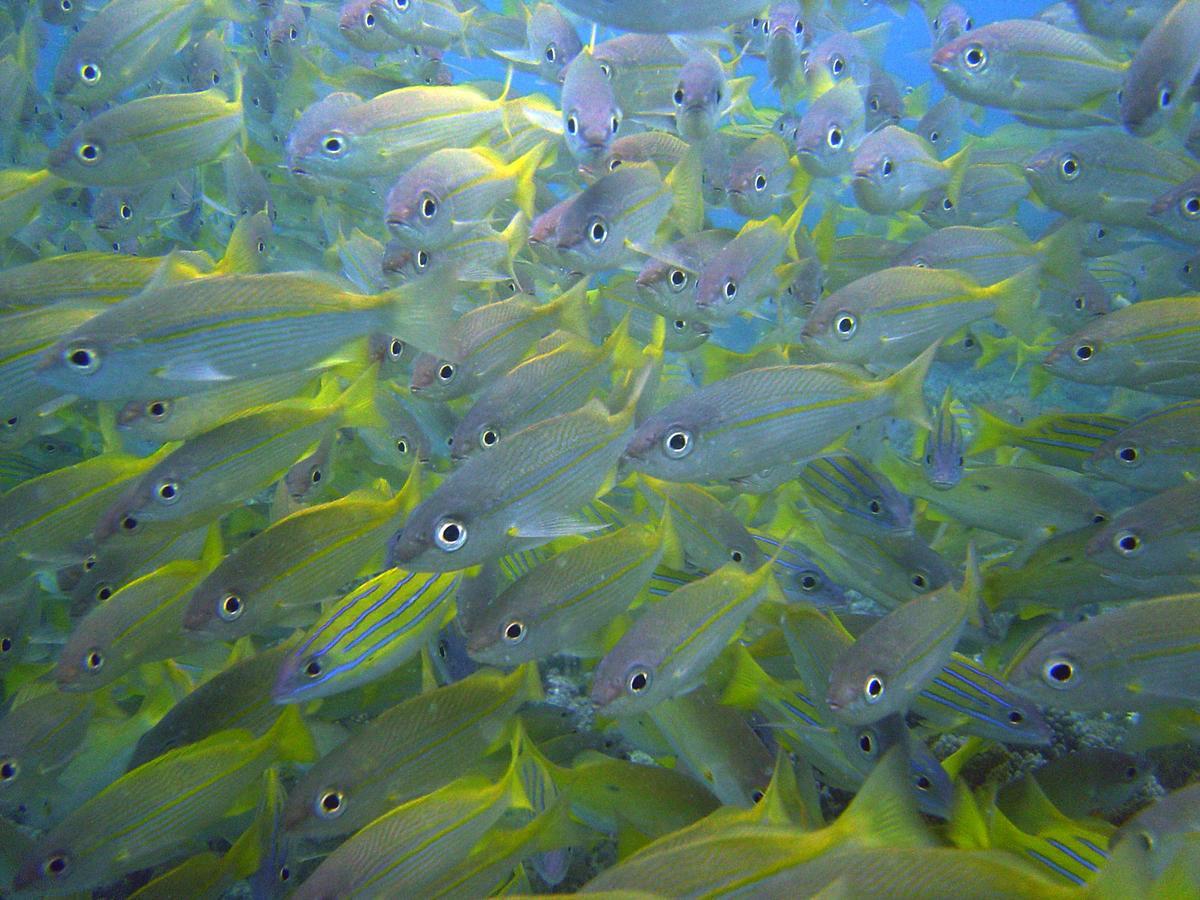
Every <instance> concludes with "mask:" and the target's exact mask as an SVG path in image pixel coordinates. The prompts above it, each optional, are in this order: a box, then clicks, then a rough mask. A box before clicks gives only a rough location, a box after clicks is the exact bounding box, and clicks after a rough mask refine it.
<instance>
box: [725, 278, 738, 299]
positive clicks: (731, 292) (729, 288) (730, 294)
mask: <svg viewBox="0 0 1200 900" xmlns="http://www.w3.org/2000/svg"><path fill="white" fill-rule="evenodd" d="M736 296H737V282H736V281H733V280H732V279H731V280H729V281H727V282H725V297H726V298H727V299H729V300H732V299H733V298H734V297H736Z"/></svg>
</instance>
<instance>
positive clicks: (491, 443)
mask: <svg viewBox="0 0 1200 900" xmlns="http://www.w3.org/2000/svg"><path fill="white" fill-rule="evenodd" d="M499 441H500V432H499V431H497V430H496V429H495V428H485V429H483V431H481V432H479V446H480V447H483V448H484V449H485V450H486V449H487V448H488V447H495V446H496V444H497V443H499Z"/></svg>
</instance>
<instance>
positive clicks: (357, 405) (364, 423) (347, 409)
mask: <svg viewBox="0 0 1200 900" xmlns="http://www.w3.org/2000/svg"><path fill="white" fill-rule="evenodd" d="M378 381H379V363H373V364H371V365H370V366H367V368H366V369H364V370H363V372H362V374H361V375H359V376H358V377H357V378H356V379H354V381H352V382H351V383H350V386H349V387H348V388H346V390H345V391H343V392H342V394H341V396H339V397H338V399H337V404H338V406H339V407H340V409H341V417H340V420H339V422H340V424H341V425H343V426H344V427H347V428H386V427H387V420H386V419H384V418H383V416H382V415H381V414H380V413H379V410H377V409H376V408H375V386H376V384H377V383H378Z"/></svg>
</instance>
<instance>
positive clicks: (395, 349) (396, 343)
mask: <svg viewBox="0 0 1200 900" xmlns="http://www.w3.org/2000/svg"><path fill="white" fill-rule="evenodd" d="M403 355H404V341H402V340H400V339H399V338H392V342H391V343H390V344H388V356H390V357H391V358H392V359H399V358H400V357H401V356H403Z"/></svg>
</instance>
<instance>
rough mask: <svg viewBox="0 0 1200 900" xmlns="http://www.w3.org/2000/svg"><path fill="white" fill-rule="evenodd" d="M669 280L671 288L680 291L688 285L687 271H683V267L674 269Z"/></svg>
mask: <svg viewBox="0 0 1200 900" xmlns="http://www.w3.org/2000/svg"><path fill="white" fill-rule="evenodd" d="M667 280H668V281H669V282H670V283H671V290H673V291H675V292H676V293H678V292H679V291H682V290H683V289H684V288H685V287H687V283H688V277H687V272H685V271H683V269H672V270H671V274H670V275H668V276H667ZM679 321H682V320H679Z"/></svg>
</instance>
